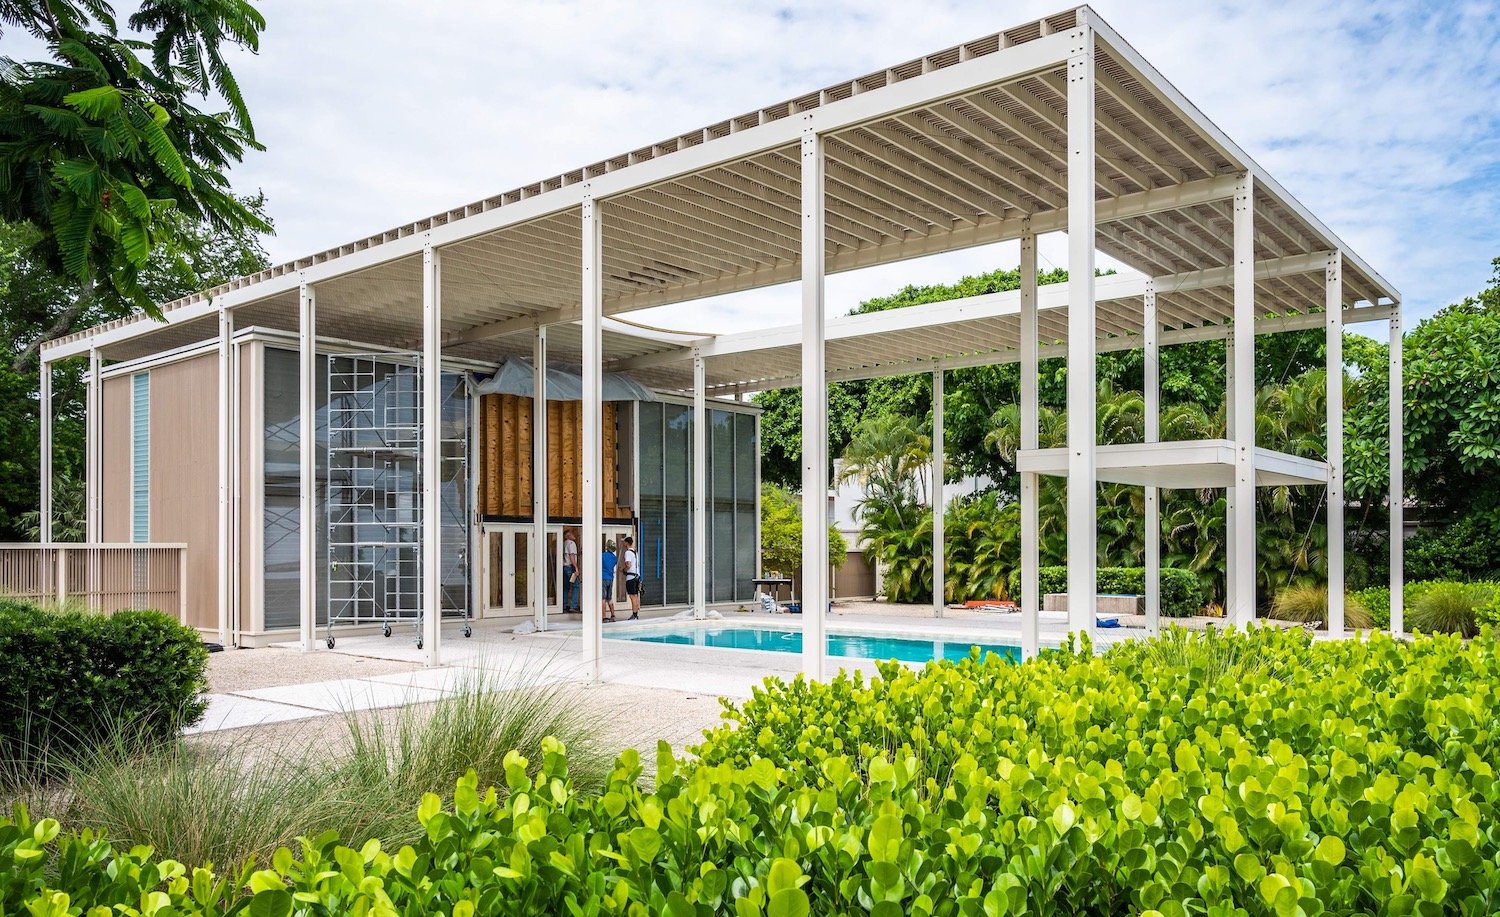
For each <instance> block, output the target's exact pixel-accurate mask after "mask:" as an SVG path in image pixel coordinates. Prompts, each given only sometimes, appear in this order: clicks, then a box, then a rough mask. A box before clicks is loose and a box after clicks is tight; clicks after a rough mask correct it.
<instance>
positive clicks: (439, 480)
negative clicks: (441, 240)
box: [420, 242, 443, 666]
mask: <svg viewBox="0 0 1500 917" xmlns="http://www.w3.org/2000/svg"><path fill="white" fill-rule="evenodd" d="M438 264H439V259H438V253H437V251H436V250H435V249H434V248H433V247H432V243H431V242H428V243H426V244H424V245H423V246H422V425H421V431H420V433H421V443H422V462H421V467H422V602H421V607H422V648H423V649H424V650H425V651H426V653H425V658H424V661H425V662H426V664H427V665H429V666H435V665H439V664H441V661H442V650H441V648H440V647H439V646H438V641H439V639H440V638H441V636H442V628H441V627H440V626H439V625H440V624H441V623H442V620H443V502H442V501H443V341H442V334H443V299H442V290H441V288H440V284H439V277H438V271H439V267H438Z"/></svg>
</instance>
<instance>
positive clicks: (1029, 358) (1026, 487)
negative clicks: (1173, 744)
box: [1020, 220, 1042, 659]
mask: <svg viewBox="0 0 1500 917" xmlns="http://www.w3.org/2000/svg"><path fill="white" fill-rule="evenodd" d="M1037 349H1038V348H1037V328H1036V236H1034V235H1032V233H1031V225H1030V221H1029V220H1028V221H1027V226H1026V229H1025V230H1024V231H1023V232H1022V234H1021V448H1022V449H1035V448H1037V445H1038V441H1039V437H1038V435H1037ZM1039 482H1040V478H1039V476H1038V475H1036V474H1032V473H1030V472H1028V473H1026V474H1023V475H1021V595H1020V599H1021V657H1022V658H1023V659H1033V658H1035V657H1036V655H1037V653H1038V652H1039V651H1040V648H1041V636H1040V627H1039V622H1040V618H1041V608H1042V597H1041V596H1040V595H1038V594H1037V590H1038V588H1040V586H1039V582H1038V570H1039V568H1040V567H1041V550H1040V546H1039V545H1038V531H1039V529H1040V512H1039V508H1038V506H1037V501H1038V492H1037V485H1038V483H1039Z"/></svg>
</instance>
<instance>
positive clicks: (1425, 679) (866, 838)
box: [0, 628, 1500, 917]
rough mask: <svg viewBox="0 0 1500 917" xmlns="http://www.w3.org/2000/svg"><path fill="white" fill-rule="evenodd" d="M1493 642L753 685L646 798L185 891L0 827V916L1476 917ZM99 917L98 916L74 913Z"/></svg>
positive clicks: (610, 793)
mask: <svg viewBox="0 0 1500 917" xmlns="http://www.w3.org/2000/svg"><path fill="white" fill-rule="evenodd" d="M1496 649H1497V647H1496V645H1495V642H1494V637H1493V635H1488V636H1485V637H1482V638H1481V639H1479V640H1475V641H1472V642H1470V643H1469V644H1467V645H1466V644H1465V643H1463V642H1462V641H1460V640H1458V639H1456V638H1453V637H1434V638H1424V639H1420V640H1417V641H1415V642H1414V643H1410V644H1407V643H1400V642H1395V641H1392V640H1391V639H1389V638H1388V637H1385V636H1383V635H1375V636H1372V637H1371V638H1370V639H1369V640H1368V641H1333V642H1319V643H1313V642H1311V640H1310V638H1309V637H1308V636H1307V635H1306V634H1303V633H1300V632H1299V631H1297V630H1292V631H1283V630H1279V629H1272V628H1264V629H1255V630H1252V631H1251V632H1250V633H1248V634H1246V633H1231V634H1227V635H1226V634H1223V633H1220V632H1217V631H1210V632H1208V633H1204V634H1194V635H1187V634H1185V633H1184V632H1182V631H1180V630H1173V631H1170V632H1168V633H1167V634H1165V635H1163V636H1162V637H1161V638H1159V639H1157V640H1153V641H1134V642H1131V643H1127V644H1124V645H1121V646H1118V647H1115V648H1113V649H1111V650H1110V651H1109V652H1108V653H1107V654H1105V655H1104V656H1102V657H1094V656H1091V655H1089V654H1088V653H1087V652H1086V651H1084V652H1075V651H1073V650H1072V649H1071V648H1069V649H1064V650H1063V651H1061V652H1056V653H1050V654H1047V655H1046V656H1043V657H1042V658H1041V659H1038V660H1033V661H1031V662H1028V663H1025V664H1023V665H1016V664H1012V663H1010V662H1005V661H1001V660H1000V659H998V658H997V657H993V656H991V657H989V658H988V659H986V660H984V661H980V660H978V659H977V658H973V659H969V660H966V661H963V662H960V663H934V664H932V665H929V666H926V667H925V668H923V669H921V670H914V669H911V668H906V667H902V666H898V665H894V664H888V665H882V666H881V667H880V675H879V676H878V677H877V678H874V679H872V680H869V681H866V680H865V678H864V677H863V676H861V675H859V674H855V675H852V676H851V675H841V676H839V677H838V678H835V679H834V680H833V681H832V682H829V683H826V684H818V683H810V682H807V681H805V680H803V679H801V678H798V679H796V680H795V681H793V682H791V683H781V682H778V681H774V680H772V681H769V682H767V684H766V686H765V687H764V688H763V689H760V690H757V691H756V692H755V694H754V696H753V697H752V698H751V700H749V701H748V702H746V703H745V704H743V705H742V706H741V707H739V708H733V707H731V708H730V709H729V711H728V712H727V713H726V718H727V719H728V720H729V723H727V724H726V725H725V726H724V727H721V728H720V729H718V730H716V731H714V732H712V733H711V734H709V735H708V737H707V741H706V742H705V744H704V745H703V746H701V747H700V748H699V749H698V750H697V751H698V754H699V758H698V759H697V760H696V761H692V762H680V761H676V760H674V759H673V757H672V755H671V753H670V749H668V748H667V747H666V746H665V744H663V745H662V746H661V747H660V748H659V750H658V764H657V766H658V773H657V779H656V788H655V789H654V790H652V791H647V790H644V789H643V788H642V787H641V783H640V778H641V776H642V768H641V765H640V758H639V755H637V754H636V753H635V752H626V753H625V754H623V755H622V756H621V757H620V759H619V762H618V764H617V767H616V768H615V771H614V772H613V774H612V775H611V777H610V779H609V782H608V786H607V788H606V790H605V792H604V793H603V794H602V795H598V796H585V795H582V794H579V793H577V792H575V791H574V789H573V788H572V787H571V785H570V783H569V781H568V777H567V762H566V754H565V750H564V749H563V748H562V746H561V745H560V744H559V743H557V742H555V741H552V740H548V742H547V743H546V744H545V745H544V761H543V762H542V767H541V768H540V771H539V772H538V773H537V774H536V776H535V777H528V775H527V762H526V761H524V760H523V759H522V758H520V757H519V756H518V755H515V754H514V753H512V754H511V755H510V756H508V758H507V761H506V766H505V771H506V782H507V787H506V788H505V790H504V791H503V792H501V793H496V792H494V791H482V790H480V788H478V787H477V786H475V783H474V781H473V780H472V779H468V780H464V781H460V783H459V785H458V790H457V792H456V793H455V794H454V803H453V806H452V807H451V808H444V807H443V805H442V804H441V802H440V801H439V799H438V798H437V797H436V796H432V795H428V796H427V797H425V798H424V799H423V800H422V803H421V807H420V809H419V812H418V816H419V818H420V820H421V823H422V825H423V826H424V828H425V836H424V837H423V838H422V839H421V840H420V841H419V842H418V843H416V844H414V845H412V846H409V847H403V848H401V849H400V850H398V851H394V852H392V851H386V850H382V849H381V848H380V845H379V844H378V843H375V842H369V843H365V844H364V845H363V846H360V847H344V846H341V845H340V844H339V842H338V839H337V838H336V837H333V836H332V835H325V836H321V837H317V838H314V839H311V840H308V841H306V842H305V843H304V844H302V845H301V848H300V849H299V850H298V851H296V852H295V853H294V852H292V851H282V852H280V853H278V854H277V855H276V856H275V857H274V858H273V861H272V863H271V864H269V868H265V869H261V870H259V871H257V870H256V869H254V868H252V867H245V868H242V869H239V870H232V871H230V872H228V873H223V874H216V873H215V872H213V871H211V870H209V869H189V868H186V867H184V866H183V865H181V864H178V863H174V862H170V861H163V862H157V861H153V860H152V859H151V857H150V851H149V848H138V849H136V850H133V851H130V852H124V851H118V850H114V849H112V848H111V847H110V846H109V844H108V843H107V842H106V841H105V840H103V839H100V838H98V837H97V836H94V835H91V834H88V833H81V834H66V833H60V832H59V828H58V826H57V825H56V824H55V823H51V822H45V821H43V822H37V823H34V824H33V823H32V822H30V821H29V820H27V819H26V818H25V815H24V812H23V813H21V816H22V817H21V818H20V819H19V820H18V821H17V822H15V823H10V822H0V877H3V878H0V913H6V914H10V913H22V912H27V913H34V914H59V915H60V914H62V913H65V912H67V911H66V909H69V908H71V909H72V910H71V912H72V913H85V914H92V913H94V911H93V910H92V909H94V908H101V909H113V908H116V907H117V906H118V907H119V908H120V912H129V913H134V912H136V911H135V910H128V911H127V910H126V909H138V910H140V911H142V912H144V913H166V912H167V911H166V910H164V909H165V908H168V907H170V908H172V909H173V910H172V911H171V912H172V913H174V914H177V915H198V914H225V913H235V912H239V913H249V914H253V915H277V917H286V915H290V914H292V913H293V910H294V908H295V909H296V911H297V912H298V913H307V914H406V915H418V914H451V915H454V917H473V915H476V914H526V915H531V914H535V915H541V914H548V915H550V914H572V915H582V914H631V915H646V914H666V915H671V917H689V915H715V914H724V915H729V914H733V915H736V917H749V915H766V917H807V915H809V914H851V913H861V914H863V913H868V914H875V915H892V917H894V915H902V914H918V915H925V914H943V915H950V914H951V915H1003V914H1013V913H1020V912H1023V911H1024V912H1030V913H1068V914H1088V915H1094V914H1099V915H1103V914H1121V913H1132V914H1136V913H1139V914H1145V915H1152V917H1156V915H1171V917H1177V915H1183V917H1186V915H1188V914H1222V915H1231V914H1244V915H1252V917H1259V915H1273V914H1275V915H1291V914H1308V915H1313V914H1376V913H1380V914H1444V913H1452V914H1470V915H1481V914H1485V915H1487V914H1493V913H1496V912H1497V911H1500V781H1497V779H1496V772H1495V763H1494V762H1495V761H1496V760H1497V756H1500V729H1497V726H1496V723H1497V721H1500V654H1497V652H1496ZM106 912H109V913H113V912H115V911H114V910H109V911H105V910H100V911H99V913H101V914H102V913H106Z"/></svg>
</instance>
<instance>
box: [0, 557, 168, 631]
mask: <svg viewBox="0 0 1500 917" xmlns="http://www.w3.org/2000/svg"><path fill="white" fill-rule="evenodd" d="M0 595H3V596H7V597H10V598H18V599H27V600H30V601H33V602H46V603H57V604H64V603H68V602H78V603H81V604H84V605H87V606H88V607H90V608H93V609H96V610H98V611H102V612H106V613H108V612H114V611H121V610H123V609H127V608H152V609H156V610H158V611H164V612H166V613H167V614H174V615H176V616H177V619H178V620H179V621H182V622H183V623H186V622H187V545H183V544H0Z"/></svg>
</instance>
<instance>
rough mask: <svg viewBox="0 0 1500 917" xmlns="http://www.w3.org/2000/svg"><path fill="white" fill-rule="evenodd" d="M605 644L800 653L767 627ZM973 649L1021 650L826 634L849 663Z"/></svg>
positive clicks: (792, 636) (792, 641)
mask: <svg viewBox="0 0 1500 917" xmlns="http://www.w3.org/2000/svg"><path fill="white" fill-rule="evenodd" d="M604 635H605V636H606V637H608V638H610V639H611V640H634V641H637V642H640V643H670V644H675V645H678V646H713V647H720V648H727V649H736V650H767V651H770V652H773V653H800V652H802V632H801V631H795V630H790V631H788V630H777V629H776V628H771V627H701V626H691V625H690V626H688V627H686V628H683V629H680V630H641V631H629V630H608V629H606V630H605V632H604ZM975 647H978V648H979V652H980V654H981V655H984V654H988V653H995V654H996V655H998V656H1002V657H1005V658H1008V659H1013V660H1016V661H1019V660H1020V658H1021V648H1020V647H1018V646H1004V645H1002V644H998V643H974V642H973V641H968V640H960V641H951V642H950V641H942V640H914V639H910V638H907V637H876V636H869V635H866V634H836V633H835V634H829V635H828V655H830V656H849V657H852V658H855V659H882V660H883V659H899V660H900V661H902V662H931V661H932V660H934V659H948V660H959V659H966V658H968V656H969V651H970V650H972V649H974V648H975Z"/></svg>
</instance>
